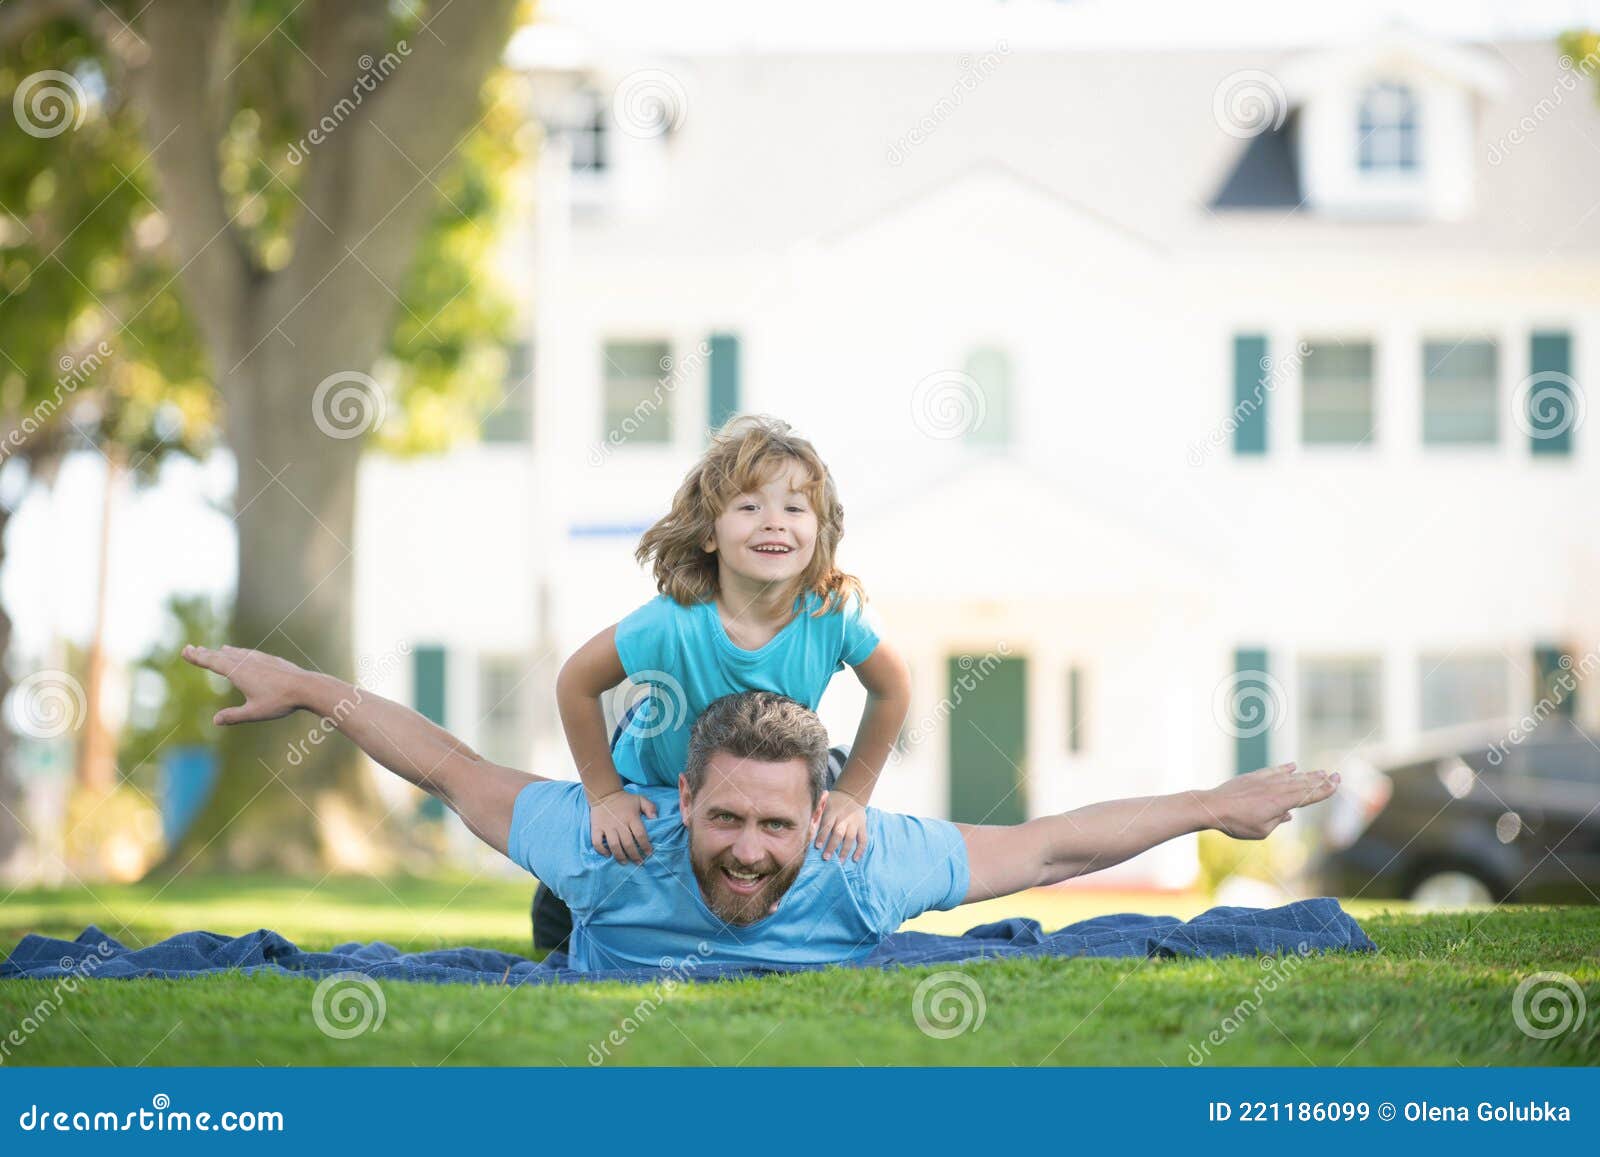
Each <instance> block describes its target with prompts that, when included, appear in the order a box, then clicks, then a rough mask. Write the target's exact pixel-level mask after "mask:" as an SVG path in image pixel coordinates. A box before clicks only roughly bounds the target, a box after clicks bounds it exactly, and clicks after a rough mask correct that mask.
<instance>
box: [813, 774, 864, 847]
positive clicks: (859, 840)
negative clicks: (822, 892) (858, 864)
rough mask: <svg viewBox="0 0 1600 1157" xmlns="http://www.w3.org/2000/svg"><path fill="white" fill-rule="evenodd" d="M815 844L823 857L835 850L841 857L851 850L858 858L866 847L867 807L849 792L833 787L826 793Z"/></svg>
mask: <svg viewBox="0 0 1600 1157" xmlns="http://www.w3.org/2000/svg"><path fill="white" fill-rule="evenodd" d="M816 846H817V847H819V848H821V849H822V858H823V859H824V860H826V859H827V858H828V857H829V856H831V855H832V854H833V853H834V851H835V850H837V851H838V853H839V858H840V859H841V860H842V859H844V858H845V857H846V856H848V855H849V854H850V852H851V850H852V849H853V850H854V851H855V858H856V859H858V860H859V859H860V858H861V857H862V855H863V854H864V853H865V852H866V850H867V809H866V808H865V807H863V806H862V805H861V801H860V800H858V799H856V797H855V796H853V795H851V794H850V793H849V792H846V791H840V790H839V789H838V788H834V789H833V790H832V791H830V792H829V793H828V805H827V807H825V808H824V809H823V811H822V822H821V823H820V824H818V825H817V844H816Z"/></svg>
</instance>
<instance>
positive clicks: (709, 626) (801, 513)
mask: <svg viewBox="0 0 1600 1157" xmlns="http://www.w3.org/2000/svg"><path fill="white" fill-rule="evenodd" d="M843 533H844V508H843V507H842V506H841V505H840V504H839V498H838V494H837V491H836V490H835V488H834V483H833V478H832V476H831V475H830V474H829V473H828V468H827V466H825V465H824V464H823V462H822V459H821V458H820V457H819V456H818V454H817V452H816V450H815V449H814V448H813V447H812V445H811V443H810V442H808V441H806V440H805V439H803V438H799V437H796V436H795V435H794V434H793V433H792V432H791V430H790V427H789V425H788V424H787V423H785V422H780V421H777V420H776V419H773V418H767V417H758V416H745V417H738V418H734V419H732V420H730V421H729V422H728V424H727V425H725V426H724V427H723V428H722V430H720V431H719V432H718V433H717V434H716V435H715V436H714V437H713V439H712V443H711V446H710V448H709V449H708V450H707V451H706V453H705V454H704V456H703V457H702V458H701V459H700V461H699V462H698V463H697V464H696V465H695V467H694V468H693V469H692V470H690V471H689V474H688V476H687V477H686V478H685V479H684V480H683V484H682V485H681V486H680V487H679V488H678V493H677V495H676V496H675V497H674V498H673V501H672V508H671V509H670V510H669V511H668V512H667V513H666V515H665V516H663V517H662V518H661V520H660V521H658V522H657V523H656V524H655V525H654V526H652V527H651V528H650V529H649V530H647V531H646V532H645V534H644V537H643V538H642V539H640V541H639V547H638V549H637V551H636V552H635V555H636V557H637V558H638V559H639V561H640V562H641V563H644V564H648V565H649V566H650V567H651V569H652V571H653V573H654V575H655V580H656V588H657V590H659V591H660V592H661V593H660V594H659V595H657V596H656V597H655V598H654V599H652V600H651V601H650V602H648V603H646V604H645V605H644V606H642V607H640V608H639V609H638V610H636V611H634V612H633V613H632V614H630V615H628V616H627V618H625V619H623V620H622V621H621V622H619V623H617V624H616V625H615V626H611V627H607V628H606V629H605V630H604V631H601V632H600V633H599V634H598V635H596V636H595V637H594V638H592V639H590V640H589V641H588V642H587V643H585V644H584V645H583V646H582V647H581V648H579V650H578V651H577V653H576V654H574V655H573V656H572V657H571V658H570V659H568V660H567V662H566V664H565V666H563V667H562V669H561V674H560V676H559V677H558V678H557V680H556V702H557V704H558V706H559V709H560V712H561V723H562V726H563V727H564V728H565V730H566V733H567V742H568V744H569V745H570V746H571V748H572V754H573V758H574V759H575V760H576V762H577V765H578V773H579V775H580V776H581V777H582V780H583V786H584V790H585V791H586V793H587V795H588V798H589V812H590V820H591V831H590V838H591V840H592V842H593V844H594V848H595V850H596V851H598V852H601V853H602V854H609V855H611V856H614V857H615V858H616V859H617V860H618V862H623V861H628V860H631V861H633V862H634V863H641V862H643V860H644V858H645V857H646V856H648V855H650V851H651V849H650V842H649V839H648V837H647V836H646V835H645V830H644V824H643V822H642V817H643V818H651V819H653V818H654V817H655V805H654V804H652V803H651V802H650V801H649V800H648V799H646V798H645V797H643V796H641V795H637V794H635V793H633V792H629V791H625V790H624V785H625V784H627V783H633V784H640V785H650V784H654V785H659V786H665V787H671V786H675V785H676V784H677V782H678V773H679V771H681V770H682V768H683V766H684V763H685V760H686V758H687V754H688V749H689V732H690V729H691V728H692V727H693V725H694V721H695V719H696V718H698V717H699V715H700V713H701V712H702V711H704V710H705V709H706V707H707V706H709V705H710V703H711V702H712V701H713V700H714V699H717V698H719V697H721V696H723V695H729V694H732V693H734V692H737V691H746V690H765V691H776V692H779V693H780V694H783V695H787V696H789V697H790V698H791V699H795V700H798V701H799V702H801V703H804V704H805V705H806V706H807V707H809V708H812V709H813V710H814V709H815V708H816V706H817V702H818V700H820V699H821V698H822V693H823V691H824V690H825V689H826V688H827V686H828V682H829V680H830V679H832V678H833V676H834V674H835V672H837V671H840V670H842V669H843V668H844V666H845V665H846V664H849V665H850V666H851V667H853V668H854V669H855V672H856V675H857V677H858V678H859V679H860V680H861V683H862V685H863V686H864V687H865V688H866V690H867V708H866V711H865V713H864V714H863V715H862V718H861V725H860V728H859V730H858V731H857V732H856V738H855V743H854V744H853V745H852V747H851V749H850V754H849V758H848V761H847V762H846V764H845V766H844V769H843V771H842V772H841V773H840V774H839V777H838V780H837V781H836V783H835V784H834V786H833V787H832V789H831V791H830V793H829V796H828V804H827V808H826V810H825V811H824V813H823V819H822V824H821V826H820V827H819V829H818V831H817V841H816V846H817V847H818V848H821V849H822V851H823V858H824V859H827V858H828V857H830V856H831V855H832V854H833V853H834V852H836V851H837V853H838V854H839V855H840V857H841V858H842V857H844V856H847V855H852V854H853V855H854V857H855V858H856V859H858V860H859V859H860V858H861V856H862V853H863V852H865V850H866V842H867V829H866V814H865V810H864V809H865V805H866V802H867V799H868V798H869V797H870V796H871V794H872V789H873V787H874V786H875V785H876V783H877V780H878V775H879V773H880V772H881V771H882V770H883V765H884V763H885V762H886V761H887V760H888V758H889V753H890V750H891V749H892V747H893V745H894V741H895V737H896V736H897V735H898V734H899V733H900V728H901V727H902V726H903V725H904V723H905V719H906V713H907V710H908V708H909V705H910V690H911V682H910V675H909V672H908V671H907V668H906V665H905V662H904V660H903V659H902V658H901V657H900V655H899V654H898V653H897V652H896V651H895V650H894V649H893V648H892V647H891V646H890V645H889V644H888V643H887V642H884V641H882V640H880V639H879V637H878V634H877V632H876V631H875V630H874V629H873V627H872V626H871V625H869V623H868V622H867V621H866V619H865V617H864V616H863V604H864V602H865V595H864V593H863V592H862V589H861V584H860V583H859V582H858V581H857V580H856V579H855V578H853V577H852V576H850V575H847V574H845V573H844V572H842V571H841V570H839V568H838V567H837V566H836V565H835V564H834V552H835V551H836V550H837V548H838V545H839V539H840V537H841V536H842V535H843ZM624 676H626V677H627V678H629V679H631V680H632V681H634V682H636V683H644V684H648V685H649V687H650V696H651V699H650V701H648V702H644V703H642V704H640V705H639V707H637V708H636V710H635V711H634V712H633V713H632V715H631V716H630V717H629V718H628V719H627V720H626V722H625V723H624V724H623V726H622V727H621V729H620V735H619V736H618V739H617V743H616V747H615V749H613V748H612V747H611V745H610V743H609V742H608V740H607V736H606V730H605V714H604V709H603V707H602V705H601V697H602V696H603V695H604V694H606V693H607V692H608V691H610V690H611V689H612V688H613V687H615V686H616V685H617V684H619V683H621V682H622V680H623V677H624Z"/></svg>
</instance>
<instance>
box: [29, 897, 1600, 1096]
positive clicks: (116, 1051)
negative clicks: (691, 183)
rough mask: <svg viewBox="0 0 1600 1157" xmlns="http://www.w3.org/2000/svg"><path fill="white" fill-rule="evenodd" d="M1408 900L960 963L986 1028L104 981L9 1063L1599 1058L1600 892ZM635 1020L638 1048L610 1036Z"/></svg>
mask: <svg viewBox="0 0 1600 1157" xmlns="http://www.w3.org/2000/svg"><path fill="white" fill-rule="evenodd" d="M528 896H529V888H528V885H527V883H526V882H525V881H514V882H485V881H483V880H476V881H467V880H465V879H463V880H459V881H434V880H429V881H416V880H406V881H388V882H384V881H378V880H328V881H324V882H321V883H320V884H318V883H315V882H312V881H301V882H294V881H289V882H285V881H268V880H261V879H250V880H242V881H241V880H197V881H179V882H176V883H174V884H172V885H170V886H168V887H166V888H165V889H162V888H161V887H160V886H159V885H155V884H139V885H130V886H125V887H111V886H96V887H95V888H94V889H93V891H92V892H91V891H89V890H87V889H83V888H73V889H65V890H62V891H59V892H55V891H51V892H46V891H35V892H18V893H16V894H14V895H12V896H11V897H10V898H9V899H7V900H6V901H5V902H4V904H3V905H0V952H9V951H10V950H11V948H12V947H13V946H14V945H15V944H16V942H17V940H18V939H20V937H21V936H22V935H23V934H24V933H26V932H42V933H45V934H49V935H55V936H63V937H72V936H75V935H76V934H77V933H78V932H80V931H81V930H82V929H83V927H84V926H85V925H86V924H89V923H95V924H98V925H100V926H101V927H102V928H104V929H105V930H106V931H108V932H110V933H111V934H112V935H114V936H116V937H118V938H119V939H121V940H122V941H123V942H124V943H130V944H132V943H149V942H152V941H154V940H159V939H161V938H162V937H164V936H167V935H170V934H171V933H173V932H176V931H181V930H185V929H191V928H207V929H210V930H212V931H217V932H224V933H229V934H238V933H242V932H247V931H251V930H253V929H255V928H258V927H267V928H273V929H276V930H277V931H279V932H282V933H283V934H284V935H286V936H288V937H289V938H290V939H291V940H294V941H295V942H296V943H298V944H300V945H301V946H302V947H308V948H328V947H331V946H332V945H334V944H337V943H339V942H341V941H345V940H352V939H354V940H371V939H382V940H387V941H388V942H390V943H392V944H395V945H396V946H398V947H401V948H402V949H405V950H410V951H420V950H422V949H426V948H437V947H443V946H448V945H457V944H475V945H479V946H484V947H493V948H500V949H503V950H505V951H509V952H517V953H526V952H527V950H528V944H527V902H528ZM1206 906H1207V904H1206V901H1205V899H1204V897H1201V896H1198V895H1182V896H1172V897H1165V896H1151V895H1139V894H1133V895H1108V894H1105V893H1096V892H1088V891H1072V890H1060V889H1056V890H1050V891H1046V892H1036V893H1030V894H1028V895H1027V896H1024V897H1019V898H1013V899H1010V900H1007V901H994V902H991V903H989V904H986V905H974V906H972V907H970V908H964V909H961V910H959V911H957V912H954V913H939V914H930V916H929V917H925V918H924V919H923V920H922V921H919V922H918V923H917V925H916V926H918V927H927V928H931V929H937V930H945V931H948V930H953V929H959V928H962V927H966V926H969V925H972V924H976V923H981V922H983V921H985V920H989V919H994V918H997V917H998V916H1002V915H1009V914H1024V915H1033V916H1037V917H1038V918H1040V919H1041V920H1042V922H1043V923H1044V924H1045V925H1046V926H1047V927H1057V926H1059V925H1061V924H1065V923H1070V922H1071V921H1073V920H1076V919H1081V918H1083V917H1086V916H1090V915H1095V914H1099V913H1102V912H1110V911H1128V910H1133V911H1146V912H1166V913H1172V914H1175V915H1182V916H1187V915H1191V914H1193V913H1194V912H1198V911H1200V910H1202V909H1203V908H1204V907H1206ZM1392 907H1393V908H1395V909H1396V910H1387V909H1385V908H1383V907H1381V906H1379V905H1374V904H1370V903H1369V904H1359V905H1353V906H1352V907H1351V910H1352V912H1354V913H1355V914H1356V915H1357V917H1358V918H1359V919H1360V920H1361V922H1362V925H1363V927H1365V928H1366V929H1367V931H1368V933H1369V935H1371V936H1372V938H1373V939H1374V940H1375V941H1377V943H1378V944H1379V945H1380V947H1381V948H1382V950H1383V951H1382V952H1381V953H1379V954H1377V955H1375V956H1374V955H1367V956H1322V957H1310V958H1307V959H1304V960H1300V959H1294V958H1291V959H1289V960H1288V961H1285V962H1280V963H1279V964H1277V965H1274V966H1273V967H1271V968H1264V967H1263V966H1262V963H1261V962H1260V961H1258V960H1254V959H1233V960H1220V961H1218V960H1208V961H1182V960H1180V961H1172V960H1134V961H1127V960H1044V961H1004V962H992V963H984V964H972V965H965V966H962V967H961V968H960V969H959V970H956V969H950V968H945V969H943V970H942V971H944V972H951V971H960V972H962V973H965V975H966V976H967V977H968V978H970V984H971V985H973V986H975V987H973V988H968V989H964V990H962V991H964V992H965V993H966V996H967V999H968V1000H969V1001H972V1002H974V1005H973V1006H974V1007H976V1002H978V1001H981V1006H982V1010H983V1017H982V1021H981V1023H978V1024H974V1025H973V1026H972V1027H970V1028H969V1029H968V1030H967V1031H964V1032H962V1033H960V1034H959V1035H955V1036H949V1037H935V1036H930V1035H928V1034H927V1033H925V1032H923V1031H922V1030H921V1029H920V1028H919V1027H918V1023H917V1018H916V1016H915V1015H914V1008H913V1005H914V1001H915V994H916V992H917V989H918V986H919V984H923V983H924V982H930V983H933V982H931V981H930V977H931V976H933V975H934V974H935V973H937V972H939V971H941V970H939V969H906V970H901V971H896V972H856V971H850V970H837V971H828V972H824V973H812V974H806V975H798V976H785V977H773V978H767V979H762V980H749V981H738V982H730V983H719V984H707V985H682V986H679V987H677V988H676V989H674V990H672V991H671V992H668V993H665V994H663V993H662V992H661V991H660V990H659V989H657V988H656V987H654V986H632V987H630V986H623V985H615V984H608V985H594V986H550V987H526V988H506V987H473V986H466V985H447V986H436V985H428V984H401V983H391V984H386V985H384V986H383V996H384V1002H385V1006H386V1007H385V1011H384V1017H383V1020H382V1023H381V1025H380V1026H379V1027H377V1028H376V1029H374V1030H372V1031H368V1032H365V1033H363V1034H362V1035H359V1036H356V1037H352V1038H350V1039H335V1038H333V1037H330V1036H328V1035H326V1034H325V1033H323V1032H322V1031H321V1030H319V1029H318V1027H317V1025H316V1023H315V1020H314V1019H313V1013H312V994H313V992H314V990H315V988H316V985H315V983H314V982H312V981H310V980H303V979H299V978H294V977H277V976H263V977H257V978H253V979H252V978H246V977H240V976H221V977H215V978H206V979H201V980H190V981H161V980H135V981H97V982H94V981H92V982H88V983H85V984H82V985H80V986H79V988H78V990H77V991H76V992H69V993H65V994H63V995H62V997H61V1000H60V1004H59V1007H56V1008H53V1009H52V1010H51V1013H50V1015H48V1016H46V1017H44V1018H43V1020H42V1022H41V1023H39V1024H38V1026H37V1027H36V1028H34V1029H32V1030H30V1031H28V1032H26V1033H25V1034H24V1039H23V1043H22V1044H21V1045H20V1046H19V1045H12V1046H10V1048H9V1055H5V1056H4V1057H3V1058H0V1061H3V1063H5V1064H12V1065H39V1064H87V1065H105V1064H115V1065H139V1064H148V1065H181V1064H238V1065H252V1064H261V1065H285V1064H294V1065H307V1064H309V1065H344V1064H356V1065H408V1064H416V1065H439V1064H452V1065H475V1064H477V1065H483V1064H488V1065H500V1064H518V1065H525V1064H531V1065H571V1066H575V1067H586V1066H588V1065H590V1064H591V1063H592V1062H593V1061H594V1060H595V1059H596V1058H600V1059H603V1061H604V1063H606V1064H634V1065H636V1064H689V1065H701V1064H716V1065H787V1064H844V1065H850V1064H867V1065H884V1064H938V1065H946V1064H948V1065H971V1064H979V1065H1037V1064H1058V1065H1059V1064H1067V1065H1097V1064H1139V1065H1171V1066H1176V1067H1184V1066H1187V1065H1189V1064H1190V1063H1191V1061H1192V1060H1193V1059H1194V1058H1196V1057H1199V1056H1201V1055H1202V1053H1201V1052H1198V1051H1192V1050H1201V1049H1203V1050H1205V1054H1206V1055H1205V1059H1204V1061H1203V1063H1206V1064H1222V1065H1241V1064H1252V1065H1254V1064H1265V1065H1310V1064H1315V1065H1339V1064H1344V1065H1385V1064H1427V1065H1452V1064H1467V1065H1482V1064H1515V1065H1577V1064H1597V1063H1600V908H1501V909H1497V910H1492V911H1489V910H1484V911H1476V912H1461V913H1455V914H1446V915H1440V914H1434V915H1420V914H1415V913H1410V912H1407V911H1404V910H1401V909H1402V908H1403V906H1392ZM1540 971H1553V972H1560V973H1564V974H1566V975H1568V976H1570V977H1571V978H1572V979H1573V981H1574V982H1576V984H1577V985H1578V986H1580V988H1581V989H1582V991H1583V993H1584V997H1585V1001H1586V1005H1587V1012H1586V1015H1585V1017H1584V1018H1583V1019H1582V1020H1580V1021H1578V1022H1577V1023H1576V1026H1575V1027H1574V1028H1572V1029H1571V1030H1569V1031H1566V1032H1564V1033H1562V1034H1560V1035H1559V1036H1556V1037H1553V1038H1551V1039H1547V1040H1539V1039H1534V1038H1532V1037H1530V1036H1528V1035H1527V1034H1525V1033H1524V1032H1523V1031H1521V1030H1520V1029H1519V1028H1518V1026H1517V1024H1516V1021H1515V1019H1514V1017H1513V1013H1512V1000H1513V994H1514V992H1515V991H1516V988H1517V985H1518V983H1519V982H1520V981H1521V980H1522V979H1523V978H1524V977H1526V976H1528V975H1530V974H1532V973H1535V972H1540ZM937 983H939V984H940V985H945V984H947V983H949V981H948V978H942V979H941V980H940V981H939V982H937ZM51 990H52V984H51V983H50V982H44V981H37V982H18V981H6V982H0V1038H4V1036H5V1034H6V1033H7V1032H9V1031H11V1030H12V1029H14V1028H17V1027H19V1026H24V1021H25V1020H26V1019H27V1018H28V1017H29V1016H30V1013H32V1012H33V1010H35V1009H36V1008H37V1007H38V1005H39V1003H40V1002H41V1001H44V1000H46V999H48V998H49V997H50V995H51ZM949 991H950V992H952V993H954V992H955V991H956V989H954V988H950V989H949ZM936 1007H937V1005H936ZM947 1007H953V1003H952V1005H950V1006H947ZM1225 1018H1226V1020H1225ZM614 1032H615V1033H617V1034H618V1036H619V1037H621V1038H623V1040H624V1043H622V1044H620V1045H619V1044H616V1043H614V1042H615V1039H616V1038H612V1039H611V1040H609V1041H608V1039H607V1038H608V1037H610V1035H611V1034H612V1033H614ZM1213 1033H1215V1034H1216V1036H1215V1037H1213V1038H1212V1041H1211V1042H1208V1041H1207V1037H1208V1035H1209V1034H1213ZM1218 1039H1220V1043H1213V1042H1215V1041H1216V1040H1218ZM602 1047H603V1049H604V1052H603V1053H602V1052H601V1051H599V1050H600V1049H601V1048H602Z"/></svg>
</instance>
